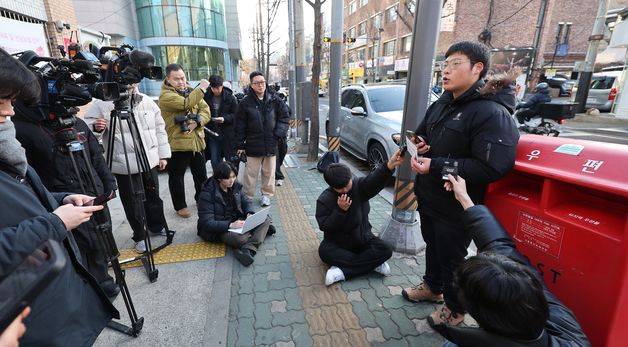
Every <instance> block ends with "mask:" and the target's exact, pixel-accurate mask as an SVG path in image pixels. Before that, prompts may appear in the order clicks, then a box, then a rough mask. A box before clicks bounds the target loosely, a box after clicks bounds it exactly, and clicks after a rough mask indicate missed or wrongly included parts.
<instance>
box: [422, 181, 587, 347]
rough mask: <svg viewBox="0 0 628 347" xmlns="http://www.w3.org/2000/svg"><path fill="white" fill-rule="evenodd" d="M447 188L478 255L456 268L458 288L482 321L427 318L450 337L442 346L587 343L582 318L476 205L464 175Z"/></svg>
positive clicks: (536, 346) (582, 345)
mask: <svg viewBox="0 0 628 347" xmlns="http://www.w3.org/2000/svg"><path fill="white" fill-rule="evenodd" d="M448 180H449V181H448V182H447V183H446V189H447V190H449V191H452V190H453V192H454V194H455V197H456V199H457V200H458V201H459V202H460V205H461V206H462V208H463V209H464V212H463V213H462V221H463V224H464V225H465V228H466V231H465V232H468V233H469V235H470V236H471V237H472V238H473V242H475V244H476V245H477V246H478V255H477V256H475V257H471V258H469V259H467V260H465V262H464V263H463V264H462V265H461V266H460V267H459V268H458V269H457V270H456V272H455V276H454V288H455V290H456V294H457V296H458V297H459V298H461V301H462V304H463V306H464V307H465V308H466V309H467V310H468V311H469V314H471V316H473V318H475V320H476V321H477V322H478V324H479V325H480V329H478V328H462V327H451V326H447V325H445V324H434V321H433V320H432V319H431V317H428V322H429V323H430V324H431V325H432V327H433V328H434V329H435V330H436V331H438V332H439V333H440V334H441V335H443V337H445V338H446V339H447V340H448V341H447V342H446V343H445V344H444V345H443V347H456V346H457V347H484V346H500V347H559V346H580V347H588V346H591V343H590V342H589V340H588V339H587V337H586V335H585V334H584V332H583V331H582V328H581V327H580V324H579V323H578V320H577V319H576V317H575V316H574V314H573V312H571V310H569V308H567V307H566V306H565V305H564V304H563V303H561V302H560V300H558V298H557V297H556V296H555V295H554V294H552V292H550V291H549V290H548V289H547V287H546V286H545V284H544V283H543V279H542V278H541V276H540V275H539V273H538V271H537V270H536V269H535V268H533V267H532V266H531V265H530V262H529V261H528V259H527V258H526V257H524V256H523V255H521V253H519V252H518V251H517V249H516V248H515V243H514V241H513V239H512V238H511V237H510V236H509V235H508V234H507V233H506V231H505V230H504V228H503V227H502V226H501V224H500V223H499V222H498V221H497V219H495V217H494V216H493V215H492V214H491V212H490V211H489V210H488V208H486V206H483V205H475V204H474V203H473V201H472V200H471V198H470V197H469V195H468V194H467V190H466V187H465V181H464V179H463V178H462V177H453V176H451V175H450V176H448Z"/></svg>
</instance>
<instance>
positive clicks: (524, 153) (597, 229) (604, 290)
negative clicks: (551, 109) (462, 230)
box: [485, 135, 628, 346]
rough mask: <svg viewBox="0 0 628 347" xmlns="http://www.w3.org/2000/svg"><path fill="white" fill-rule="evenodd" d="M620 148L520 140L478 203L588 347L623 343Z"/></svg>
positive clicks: (625, 154) (626, 201)
mask: <svg viewBox="0 0 628 347" xmlns="http://www.w3.org/2000/svg"><path fill="white" fill-rule="evenodd" d="M627 163H628V146H625V145H616V144H608V143H599V142H592V141H583V140H573V139H565V138H559V137H548V136H538V135H524V136H522V137H521V139H520V141H519V146H518V148H517V157H516V163H515V167H514V170H513V171H512V172H511V173H510V174H509V175H507V176H506V177H504V178H503V179H501V180H500V181H498V182H495V183H493V184H491V185H490V186H489V187H488V191H487V194H486V199H485V203H486V205H487V206H488V207H489V208H490V209H491V211H492V212H493V213H494V214H495V216H496V217H497V218H498V219H499V221H500V222H501V223H502V225H503V226H504V227H505V228H506V229H507V230H508V232H509V233H510V234H511V235H512V237H513V239H514V240H515V243H516V245H517V248H518V249H519V251H521V253H522V254H524V255H525V256H527V257H528V258H529V259H530V262H531V263H532V264H533V265H534V266H535V267H536V268H537V269H538V271H539V272H540V273H541V274H542V276H543V279H544V280H545V283H546V284H547V287H548V288H549V290H550V291H552V292H553V293H554V294H556V296H558V298H559V299H560V300H561V301H562V302H563V303H564V304H565V305H567V307H569V308H570V309H571V310H572V311H573V312H574V313H575V315H576V317H577V318H578V321H579V322H580V324H581V325H582V327H583V329H584V332H585V333H586V335H587V336H588V337H589V339H590V340H591V343H592V345H593V346H626V343H627V341H628V324H627V323H626V317H627V316H628V171H627V170H626V164H627Z"/></svg>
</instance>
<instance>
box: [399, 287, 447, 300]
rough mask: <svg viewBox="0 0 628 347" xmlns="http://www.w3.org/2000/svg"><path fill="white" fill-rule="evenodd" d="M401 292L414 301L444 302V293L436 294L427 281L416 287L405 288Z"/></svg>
mask: <svg viewBox="0 0 628 347" xmlns="http://www.w3.org/2000/svg"><path fill="white" fill-rule="evenodd" d="M401 294H402V295H403V297H404V298H405V299H406V300H408V301H412V302H421V301H431V302H436V303H442V302H444V299H443V294H434V293H433V292H432V290H431V289H430V287H428V286H427V284H426V283H421V284H419V285H416V286H414V287H410V288H405V289H404V290H403V291H402V292H401Z"/></svg>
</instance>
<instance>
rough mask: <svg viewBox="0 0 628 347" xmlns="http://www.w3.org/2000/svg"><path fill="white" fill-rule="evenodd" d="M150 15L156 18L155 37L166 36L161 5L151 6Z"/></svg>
mask: <svg viewBox="0 0 628 347" xmlns="http://www.w3.org/2000/svg"><path fill="white" fill-rule="evenodd" d="M150 16H151V18H154V20H153V21H152V23H153V37H159V36H166V32H165V30H164V25H163V23H162V21H161V18H164V13H163V10H162V8H161V6H152V7H150Z"/></svg>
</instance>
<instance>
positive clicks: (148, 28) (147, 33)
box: [137, 7, 155, 37]
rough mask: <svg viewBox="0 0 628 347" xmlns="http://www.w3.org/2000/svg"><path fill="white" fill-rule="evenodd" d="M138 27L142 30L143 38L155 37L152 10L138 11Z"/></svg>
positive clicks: (145, 8)
mask: <svg viewBox="0 0 628 347" xmlns="http://www.w3.org/2000/svg"><path fill="white" fill-rule="evenodd" d="M137 22H138V23H137V24H138V25H137V26H138V27H139V28H140V36H141V37H153V36H155V35H154V34H153V23H152V20H151V17H150V8H148V7H144V8H139V9H138V10H137Z"/></svg>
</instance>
